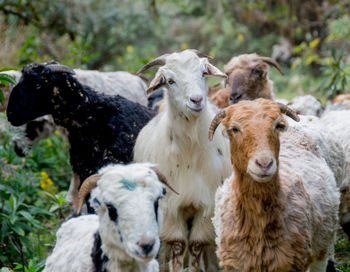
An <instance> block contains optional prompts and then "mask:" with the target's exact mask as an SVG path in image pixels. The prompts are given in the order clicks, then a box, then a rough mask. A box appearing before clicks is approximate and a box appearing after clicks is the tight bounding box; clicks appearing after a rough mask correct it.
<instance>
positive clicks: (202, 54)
mask: <svg viewBox="0 0 350 272" xmlns="http://www.w3.org/2000/svg"><path fill="white" fill-rule="evenodd" d="M189 50H191V51H192V52H193V53H195V54H196V55H197V56H198V57H200V58H207V59H210V60H211V59H213V57H212V56H209V55H207V54H204V53H202V52H201V51H199V50H197V49H189Z"/></svg>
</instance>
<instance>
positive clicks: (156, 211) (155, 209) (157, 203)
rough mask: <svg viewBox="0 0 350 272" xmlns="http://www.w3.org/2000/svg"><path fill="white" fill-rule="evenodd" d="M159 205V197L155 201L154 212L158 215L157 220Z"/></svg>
mask: <svg viewBox="0 0 350 272" xmlns="http://www.w3.org/2000/svg"><path fill="white" fill-rule="evenodd" d="M158 207H159V198H158V199H157V200H156V201H154V213H155V215H156V220H157V222H158Z"/></svg>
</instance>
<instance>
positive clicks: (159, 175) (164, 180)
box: [151, 167, 179, 195]
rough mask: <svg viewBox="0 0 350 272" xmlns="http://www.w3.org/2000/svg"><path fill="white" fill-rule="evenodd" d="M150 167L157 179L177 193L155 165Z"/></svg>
mask: <svg viewBox="0 0 350 272" xmlns="http://www.w3.org/2000/svg"><path fill="white" fill-rule="evenodd" d="M151 169H152V170H153V171H154V172H156V174H157V176H158V179H159V181H160V182H161V183H163V184H164V185H166V186H167V187H169V189H170V190H172V191H173V192H174V193H175V194H177V195H178V194H179V193H178V192H176V191H175V190H174V188H173V187H171V186H170V184H169V183H168V181H167V179H166V177H165V176H164V175H163V174H162V173H161V172H160V171H159V169H158V168H157V167H151Z"/></svg>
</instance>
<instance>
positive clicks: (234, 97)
mask: <svg viewBox="0 0 350 272" xmlns="http://www.w3.org/2000/svg"><path fill="white" fill-rule="evenodd" d="M241 98H242V95H241V94H231V95H230V102H231V104H236V103H237V102H239V101H240V100H241Z"/></svg>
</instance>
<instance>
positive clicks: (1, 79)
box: [0, 67, 16, 105]
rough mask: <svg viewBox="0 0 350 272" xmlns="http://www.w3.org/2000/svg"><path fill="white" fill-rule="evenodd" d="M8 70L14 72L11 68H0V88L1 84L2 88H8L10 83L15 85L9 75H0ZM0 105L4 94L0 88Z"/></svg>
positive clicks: (14, 81)
mask: <svg viewBox="0 0 350 272" xmlns="http://www.w3.org/2000/svg"><path fill="white" fill-rule="evenodd" d="M9 70H16V68H12V67H3V68H0V73H1V74H0V87H1V83H2V84H3V85H4V86H8V84H9V83H12V84H16V80H15V79H14V78H13V77H12V76H9V75H6V74H5V73H2V72H6V71H9ZM0 104H2V105H3V104H4V93H3V91H2V89H1V88H0Z"/></svg>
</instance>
